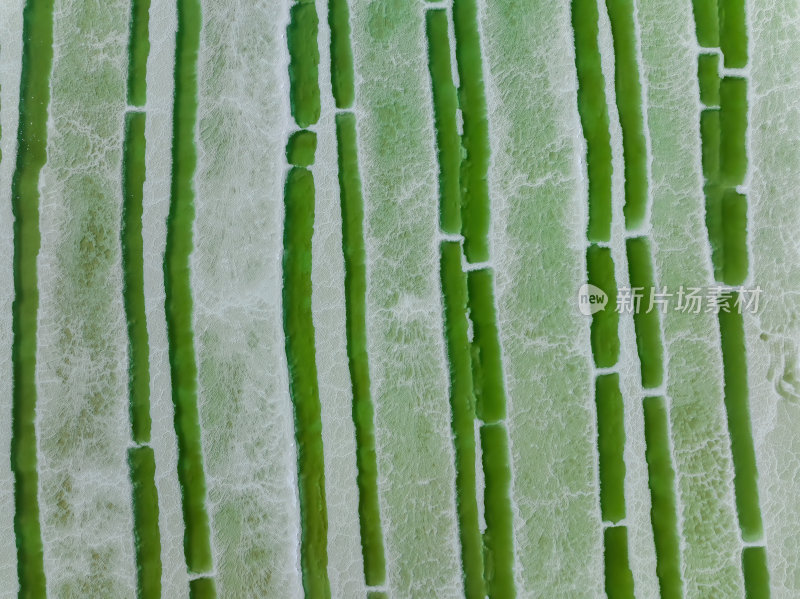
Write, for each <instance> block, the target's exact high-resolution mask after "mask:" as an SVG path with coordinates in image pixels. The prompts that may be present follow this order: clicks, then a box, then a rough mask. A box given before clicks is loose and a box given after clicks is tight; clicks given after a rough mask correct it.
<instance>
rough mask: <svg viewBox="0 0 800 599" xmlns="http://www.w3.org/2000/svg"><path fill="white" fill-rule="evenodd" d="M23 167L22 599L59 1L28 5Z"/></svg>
mask: <svg viewBox="0 0 800 599" xmlns="http://www.w3.org/2000/svg"><path fill="white" fill-rule="evenodd" d="M23 19H24V21H23V30H22V40H23V45H22V71H21V78H20V104H19V129H18V132H17V143H18V148H17V163H16V170H15V171H14V178H13V180H12V183H11V185H12V187H11V208H12V212H13V215H14V219H15V220H14V292H15V295H14V302H13V304H12V333H13V338H14V341H13V346H12V348H11V359H12V377H13V391H12V408H11V409H12V411H11V419H12V429H11V430H12V432H11V435H12V436H11V469H12V471H13V472H14V508H15V511H14V533H15V534H16V540H17V578H18V580H19V596H20V597H32V598H33V597H44V596H45V595H46V582H45V574H44V557H43V549H42V535H41V528H40V525H39V503H38V487H39V476H38V471H37V457H36V428H35V419H36V328H37V313H38V308H39V289H38V279H37V271H36V258H37V256H38V254H39V247H40V242H41V237H40V234H39V199H40V198H39V174H40V172H41V169H42V167H43V166H44V164H45V162H46V161H47V118H48V106H49V103H50V87H49V81H50V72H51V69H52V64H53V1H52V0H28V2H27V3H26V4H25V8H24V12H23Z"/></svg>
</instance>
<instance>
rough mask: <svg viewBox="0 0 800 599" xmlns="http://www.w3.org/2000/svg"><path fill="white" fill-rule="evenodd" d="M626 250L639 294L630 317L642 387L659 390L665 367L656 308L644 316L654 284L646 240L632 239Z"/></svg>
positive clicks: (629, 268) (632, 286) (631, 275)
mask: <svg viewBox="0 0 800 599" xmlns="http://www.w3.org/2000/svg"><path fill="white" fill-rule="evenodd" d="M626 247H627V254H628V273H629V275H630V281H631V288H635V287H638V288H640V293H641V294H642V299H641V304H640V306H639V310H638V311H636V312H634V314H633V325H634V328H635V329H636V348H637V350H638V352H639V362H640V364H641V373H642V386H643V387H645V388H646V389H652V388H653V387H658V386H659V385H660V384H661V382H662V381H663V378H664V367H663V364H662V348H661V329H660V326H659V312H658V306H654V307H653V309H652V310H651V311H650V312H647V310H648V308H649V305H650V298H651V296H652V291H651V290H652V289H653V284H654V281H653V264H652V261H651V257H650V243H649V242H648V240H647V238H646V237H632V238H630V239H628V240H627V243H626Z"/></svg>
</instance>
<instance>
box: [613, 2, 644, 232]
mask: <svg viewBox="0 0 800 599" xmlns="http://www.w3.org/2000/svg"><path fill="white" fill-rule="evenodd" d="M606 8H607V9H608V17H609V19H610V21H611V35H612V37H613V38H614V66H615V71H614V73H615V75H614V90H615V93H616V97H617V109H618V110H619V121H620V126H621V128H622V153H623V157H624V159H625V206H624V208H623V212H624V214H625V226H626V228H627V229H636V228H638V227H641V226H642V225H643V224H644V220H645V216H646V213H647V186H648V183H647V144H646V141H645V137H644V117H643V115H642V87H641V84H640V82H639V65H638V64H637V62H636V54H637V47H636V33H635V27H634V20H633V0H606Z"/></svg>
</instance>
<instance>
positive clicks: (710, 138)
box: [700, 109, 720, 184]
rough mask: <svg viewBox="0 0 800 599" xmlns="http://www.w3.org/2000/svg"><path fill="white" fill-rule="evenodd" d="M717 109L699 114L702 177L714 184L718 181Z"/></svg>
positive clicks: (718, 131)
mask: <svg viewBox="0 0 800 599" xmlns="http://www.w3.org/2000/svg"><path fill="white" fill-rule="evenodd" d="M719 113H720V111H719V110H718V109H713V110H704V111H703V112H701V113H700V141H701V142H702V146H703V151H702V162H703V175H704V176H705V178H706V180H707V181H709V182H711V183H714V184H716V183H717V181H718V179H719V158H720V147H719V143H720V139H719V136H720V130H719Z"/></svg>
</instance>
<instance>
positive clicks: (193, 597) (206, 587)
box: [189, 577, 217, 599]
mask: <svg viewBox="0 0 800 599" xmlns="http://www.w3.org/2000/svg"><path fill="white" fill-rule="evenodd" d="M216 596H217V589H216V586H215V584H214V579H213V578H208V577H204V578H195V579H194V580H190V581H189V599H215V598H216Z"/></svg>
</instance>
